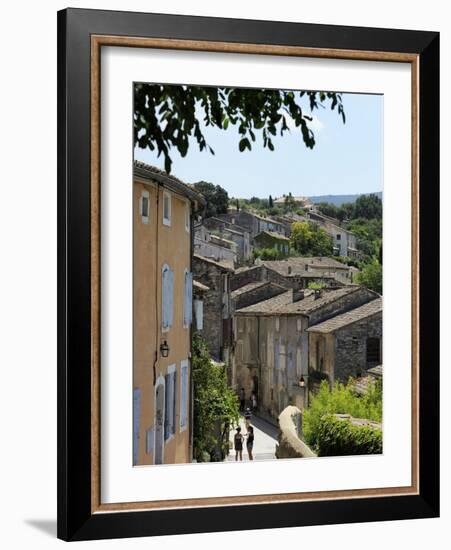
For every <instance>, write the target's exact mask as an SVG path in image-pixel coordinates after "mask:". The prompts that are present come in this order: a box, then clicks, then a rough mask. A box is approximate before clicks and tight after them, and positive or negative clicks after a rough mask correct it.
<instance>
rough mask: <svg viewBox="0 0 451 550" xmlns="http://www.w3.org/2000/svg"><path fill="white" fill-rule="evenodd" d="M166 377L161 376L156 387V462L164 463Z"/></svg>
mask: <svg viewBox="0 0 451 550" xmlns="http://www.w3.org/2000/svg"><path fill="white" fill-rule="evenodd" d="M164 394H165V389H164V378H163V377H162V376H160V377H159V378H158V380H157V386H156V388H155V444H154V464H163V450H164V401H165V399H164V398H165V395H164Z"/></svg>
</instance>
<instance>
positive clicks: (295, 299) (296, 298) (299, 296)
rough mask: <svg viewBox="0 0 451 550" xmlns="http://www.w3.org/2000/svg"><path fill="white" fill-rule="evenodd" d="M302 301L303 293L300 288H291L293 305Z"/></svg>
mask: <svg viewBox="0 0 451 550" xmlns="http://www.w3.org/2000/svg"><path fill="white" fill-rule="evenodd" d="M303 299H304V291H303V290H302V289H300V288H293V303H294V302H299V300H303Z"/></svg>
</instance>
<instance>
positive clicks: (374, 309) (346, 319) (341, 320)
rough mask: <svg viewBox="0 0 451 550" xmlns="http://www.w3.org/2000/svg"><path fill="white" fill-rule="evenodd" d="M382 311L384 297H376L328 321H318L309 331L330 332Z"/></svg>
mask: <svg viewBox="0 0 451 550" xmlns="http://www.w3.org/2000/svg"><path fill="white" fill-rule="evenodd" d="M381 312H382V298H376V299H375V300H372V301H371V302H368V303H366V304H364V305H363V306H360V307H356V308H354V309H351V311H348V312H346V313H342V314H341V315H337V316H335V317H332V319H328V320H327V321H324V322H322V323H318V324H317V325H313V326H312V327H310V328H308V329H307V330H308V332H319V333H321V334H328V333H330V332H335V331H336V330H339V329H341V328H343V327H346V326H348V325H351V324H352V323H356V322H357V321H361V320H362V319H366V318H367V317H371V316H373V315H376V314H377V313H381Z"/></svg>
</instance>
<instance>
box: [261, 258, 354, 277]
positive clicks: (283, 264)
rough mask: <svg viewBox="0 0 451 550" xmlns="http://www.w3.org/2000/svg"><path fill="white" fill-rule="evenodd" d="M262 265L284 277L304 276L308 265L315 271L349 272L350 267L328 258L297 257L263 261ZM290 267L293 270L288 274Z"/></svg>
mask: <svg viewBox="0 0 451 550" xmlns="http://www.w3.org/2000/svg"><path fill="white" fill-rule="evenodd" d="M262 264H263V265H264V266H266V267H269V268H271V269H274V271H277V272H278V273H280V275H284V276H288V275H303V274H305V273H306V272H307V271H308V270H306V269H305V266H306V265H308V266H309V268H310V267H313V268H314V269H325V270H327V269H328V270H330V269H342V270H345V271H349V266H347V265H345V264H343V263H341V262H339V261H338V260H334V259H333V258H329V257H326V256H324V257H323V256H314V257H304V256H295V257H292V258H287V259H285V260H263V261H262ZM289 267H290V268H291V272H290V273H289V272H288V271H289V270H288V268H289Z"/></svg>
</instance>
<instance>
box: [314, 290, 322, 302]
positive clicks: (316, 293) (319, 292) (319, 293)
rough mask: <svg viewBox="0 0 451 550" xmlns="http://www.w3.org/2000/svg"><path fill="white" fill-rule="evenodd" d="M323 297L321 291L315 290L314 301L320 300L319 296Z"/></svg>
mask: <svg viewBox="0 0 451 550" xmlns="http://www.w3.org/2000/svg"><path fill="white" fill-rule="evenodd" d="M322 295H323V291H322V289H321V288H315V300H317V299H318V298H321V296H322Z"/></svg>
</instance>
